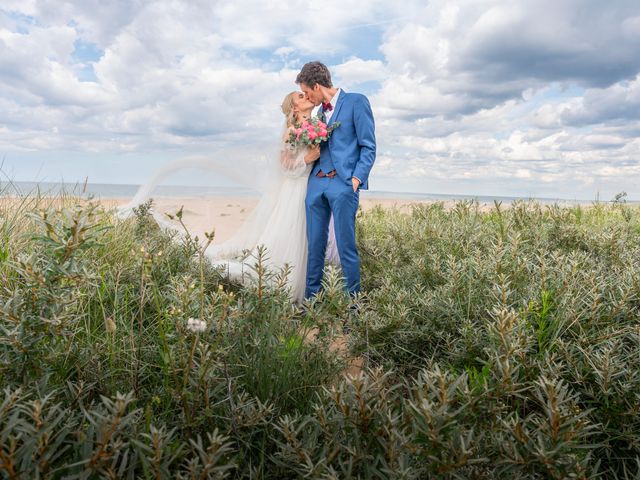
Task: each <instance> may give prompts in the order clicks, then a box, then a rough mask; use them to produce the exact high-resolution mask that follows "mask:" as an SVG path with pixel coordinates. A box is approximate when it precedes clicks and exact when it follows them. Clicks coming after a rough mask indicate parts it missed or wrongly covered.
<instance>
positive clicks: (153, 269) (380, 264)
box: [0, 196, 640, 479]
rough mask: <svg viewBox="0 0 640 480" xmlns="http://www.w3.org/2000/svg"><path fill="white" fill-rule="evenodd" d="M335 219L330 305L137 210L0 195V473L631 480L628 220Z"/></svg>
mask: <svg viewBox="0 0 640 480" xmlns="http://www.w3.org/2000/svg"><path fill="white" fill-rule="evenodd" d="M357 228H358V236H359V243H360V251H361V256H362V272H363V287H364V292H363V294H362V296H361V297H360V298H359V299H358V303H359V313H350V312H352V310H350V309H349V308H348V306H349V299H348V298H346V297H345V295H344V294H343V293H342V290H341V280H340V278H339V273H338V272H336V271H333V270H332V271H330V272H329V274H328V275H327V278H326V281H325V289H324V291H323V293H322V294H321V295H320V296H319V297H318V299H317V301H315V302H312V303H310V304H308V305H306V308H304V309H301V308H299V307H298V306H296V305H293V304H291V302H290V301H289V300H288V297H287V294H286V291H284V288H283V287H282V285H284V281H283V277H284V276H285V275H286V271H285V272H270V271H268V270H265V269H264V268H262V266H261V261H262V260H263V259H264V256H266V255H268V252H263V253H262V258H261V256H260V255H259V256H258V258H255V259H254V261H255V269H256V270H257V271H258V272H259V274H258V277H259V281H257V282H251V283H248V284H247V285H245V286H242V285H238V284H234V283H233V282H230V281H229V280H227V279H226V278H225V276H224V272H220V271H217V270H215V269H213V268H212V267H211V266H210V265H209V264H208V263H207V262H206V260H205V259H204V257H203V250H202V249H203V246H202V243H203V242H202V241H196V239H192V238H190V237H186V238H177V237H175V236H173V237H172V236H171V235H170V234H168V233H166V232H162V231H161V230H159V229H158V228H157V227H156V226H155V224H154V223H153V221H152V220H151V218H150V216H149V215H148V211H147V210H146V207H143V208H141V209H139V210H138V212H137V215H136V217H135V218H133V219H129V220H127V221H119V220H117V219H116V218H115V217H114V215H113V213H112V212H108V211H104V210H103V209H102V207H100V206H99V205H98V204H97V203H95V202H92V201H88V200H82V199H78V198H74V197H70V196H60V197H58V198H55V199H48V198H44V197H39V196H31V197H24V198H17V199H13V200H6V199H0V383H1V384H2V385H3V386H4V392H3V400H2V403H1V404H0V473H1V475H2V476H3V478H394V479H395V478H514V477H517V476H519V477H521V478H598V477H601V478H637V476H638V475H640V326H639V325H640V323H639V309H638V307H639V303H638V302H639V295H640V269H639V266H640V260H639V259H640V255H639V254H640V209H638V208H637V207H631V206H628V205H626V204H624V203H621V202H616V203H614V204H602V203H596V204H594V205H591V206H588V207H584V206H576V207H559V206H556V205H552V206H542V205H540V204H537V203H535V202H526V203H525V202H516V203H515V204H513V205H511V206H510V208H504V207H502V206H501V205H500V204H496V205H495V206H494V208H493V209H491V210H490V211H488V212H485V211H482V210H481V209H480V208H479V205H478V204H477V203H474V202H459V203H457V204H456V205H455V207H454V208H452V209H446V208H444V205H443V204H441V203H435V204H432V205H420V206H415V207H414V208H413V209H412V210H411V212H409V213H401V212H399V211H389V210H382V209H374V210H372V211H370V212H367V213H360V214H359V216H358V224H357ZM198 240H200V239H198ZM344 327H347V331H349V332H350V333H349V335H348V340H349V345H350V348H351V355H353V356H355V355H358V356H361V357H362V358H364V360H365V369H364V371H363V373H362V374H360V375H357V376H355V377H345V376H344V375H343V372H344V369H345V366H346V361H347V359H346V358H345V357H344V355H341V354H338V353H336V352H335V351H334V350H333V349H331V348H330V347H331V343H332V342H333V341H335V339H336V337H337V336H338V335H341V332H342V330H343V328H344ZM311 331H313V335H310V334H309V333H310V332H311Z"/></svg>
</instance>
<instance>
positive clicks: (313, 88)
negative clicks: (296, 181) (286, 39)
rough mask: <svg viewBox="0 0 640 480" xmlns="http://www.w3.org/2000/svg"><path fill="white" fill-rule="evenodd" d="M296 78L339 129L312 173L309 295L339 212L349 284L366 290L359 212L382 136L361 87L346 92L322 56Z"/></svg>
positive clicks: (340, 241)
mask: <svg viewBox="0 0 640 480" xmlns="http://www.w3.org/2000/svg"><path fill="white" fill-rule="evenodd" d="M296 83H298V84H300V88H301V89H302V91H303V92H304V93H305V95H306V96H307V98H308V99H309V100H310V101H311V102H312V103H313V104H314V105H316V106H318V105H320V104H322V106H321V107H320V110H319V116H320V118H321V119H324V120H325V121H326V123H327V124H328V125H329V126H331V125H332V124H333V123H336V122H340V123H339V126H338V127H337V128H335V129H334V130H333V132H332V133H331V137H330V138H329V141H328V142H323V143H322V144H321V145H320V158H319V160H318V161H317V162H316V163H315V165H314V166H313V169H312V170H311V174H310V175H309V184H308V188H307V197H306V200H305V207H306V212H307V240H308V242H309V255H308V260H307V285H306V289H305V295H304V296H305V298H311V297H313V296H315V295H316V294H317V293H318V291H319V290H320V286H321V285H320V284H321V282H322V274H323V269H324V259H325V250H326V248H327V237H328V232H329V220H330V218H331V214H332V213H333V221H334V228H335V233H336V244H337V246H338V254H339V256H340V263H341V265H342V271H343V273H344V277H345V281H346V287H347V290H348V292H349V293H350V294H351V295H355V294H356V293H358V292H359V291H360V257H359V256H358V249H357V248H356V212H357V211H358V198H359V192H360V189H367V188H368V178H369V172H370V171H371V167H372V166H373V162H374V161H375V158H376V137H375V126H374V122H373V113H372V112H371V106H370V105H369V100H367V97H365V96H364V95H361V94H359V93H346V92H345V91H343V90H342V89H340V88H335V87H334V86H333V84H332V83H331V74H330V73H329V69H328V68H327V67H326V66H325V65H324V64H322V63H320V62H310V63H307V64H305V65H304V66H303V67H302V70H301V71H300V73H299V74H298V77H297V78H296Z"/></svg>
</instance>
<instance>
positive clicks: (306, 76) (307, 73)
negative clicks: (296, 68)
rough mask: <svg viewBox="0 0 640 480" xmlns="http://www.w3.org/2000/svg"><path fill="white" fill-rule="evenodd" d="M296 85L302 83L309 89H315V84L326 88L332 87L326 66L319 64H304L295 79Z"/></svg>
mask: <svg viewBox="0 0 640 480" xmlns="http://www.w3.org/2000/svg"><path fill="white" fill-rule="evenodd" d="M296 83H298V84H300V83H304V84H305V85H307V86H309V87H311V88H313V87H315V86H316V83H319V84H320V85H322V86H323V87H327V88H331V87H333V84H332V83H331V73H329V69H328V68H327V66H326V65H325V64H324V63H321V62H309V63H305V64H304V66H303V67H302V70H300V73H299V74H298V76H297V77H296Z"/></svg>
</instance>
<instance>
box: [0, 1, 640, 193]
mask: <svg viewBox="0 0 640 480" xmlns="http://www.w3.org/2000/svg"><path fill="white" fill-rule="evenodd" d="M316 59H320V60H323V61H324V62H325V63H326V64H327V65H329V67H330V69H331V70H332V72H333V75H334V83H335V84H337V85H338V86H341V87H343V88H345V89H346V90H348V91H358V92H362V93H365V94H366V95H368V96H369V98H370V100H371V103H372V106H373V110H374V115H375V117H376V133H377V138H378V159H377V162H376V165H375V166H374V170H373V172H372V176H371V188H372V189H376V190H392V191H413V192H431V193H455V194H477V195H518V196H537V197H549V196H551V197H559V198H580V199H594V198H596V197H597V196H600V198H603V199H610V198H611V197H612V196H613V195H615V193H617V192H620V191H626V192H628V194H629V197H630V198H636V199H640V193H637V186H638V185H639V182H640V2H638V0H611V1H608V2H603V1H602V0H531V1H526V2H525V1H514V0H447V1H444V0H434V1H425V0H420V1H414V0H403V1H401V2H391V1H389V0H367V1H364V0H339V1H338V0H327V1H324V2H308V1H298V0H289V1H287V2H283V1H281V0H260V1H258V0H238V1H234V2H231V1H212V0H171V1H164V0H156V1H145V0H130V1H127V0H113V1H108V2H107V1H103V0H81V1H80V0H78V1H75V2H74V1H62V0H42V1H38V0H3V2H2V5H1V6H0V156H1V157H0V164H1V170H2V172H3V173H2V177H0V181H2V180H5V179H6V178H12V179H14V180H38V181H58V180H60V179H64V180H65V181H70V182H73V181H78V180H80V181H82V180H84V178H85V177H88V178H89V181H90V182H95V183H140V182H142V181H143V180H144V179H145V178H147V177H148V176H149V175H150V172H153V171H154V170H156V169H157V168H159V167H160V166H162V165H164V164H166V163H167V162H170V161H172V160H174V159H177V158H180V157H183V156H186V155H193V154H205V155H214V156H215V155H216V154H217V152H221V151H223V150H224V149H227V148H229V147H233V148H240V147H241V149H242V151H243V152H244V153H246V154H250V153H251V152H257V154H259V153H260V152H264V151H265V145H268V144H269V143H270V142H272V141H273V139H274V138H275V136H277V134H278V133H279V129H280V126H281V124H282V118H281V117H282V116H281V113H280V111H279V105H280V102H281V100H282V97H283V96H284V95H285V94H286V93H287V92H289V91H291V90H292V89H295V88H296V86H295V84H294V79H295V76H296V74H297V72H298V70H299V68H300V67H301V66H302V65H303V64H304V63H305V62H306V61H309V60H316ZM229 161H234V160H233V159H232V158H230V159H229ZM188 181H193V182H202V181H203V180H202V176H200V175H198V174H193V175H191V177H189V178H187V177H184V176H182V177H179V178H177V179H176V182H177V183H185V182H188ZM207 181H208V180H207ZM169 183H171V182H169Z"/></svg>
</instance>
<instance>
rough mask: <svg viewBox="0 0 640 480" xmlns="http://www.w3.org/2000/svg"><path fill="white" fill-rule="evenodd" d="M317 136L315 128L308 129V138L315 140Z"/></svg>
mask: <svg viewBox="0 0 640 480" xmlns="http://www.w3.org/2000/svg"><path fill="white" fill-rule="evenodd" d="M317 136H318V134H317V133H316V132H315V130H310V131H309V139H310V140H315V139H316V137H317Z"/></svg>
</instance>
